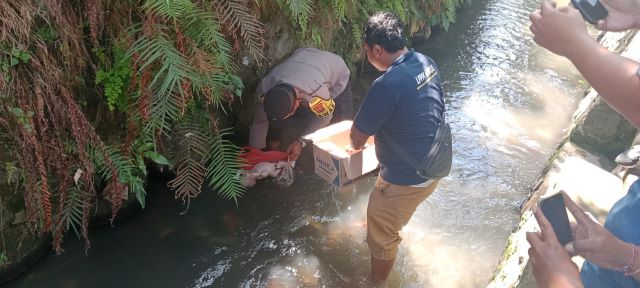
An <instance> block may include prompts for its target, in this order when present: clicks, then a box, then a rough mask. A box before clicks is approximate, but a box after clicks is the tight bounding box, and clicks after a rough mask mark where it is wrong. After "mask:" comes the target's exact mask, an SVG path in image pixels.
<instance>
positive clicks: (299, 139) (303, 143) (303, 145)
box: [296, 138, 307, 148]
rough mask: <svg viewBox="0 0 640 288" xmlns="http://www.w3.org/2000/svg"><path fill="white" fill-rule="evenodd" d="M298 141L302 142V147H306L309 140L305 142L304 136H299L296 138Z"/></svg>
mask: <svg viewBox="0 0 640 288" xmlns="http://www.w3.org/2000/svg"><path fill="white" fill-rule="evenodd" d="M296 141H298V142H299V143H300V145H302V148H304V147H305V146H307V142H305V141H304V140H302V138H298V139H296Z"/></svg>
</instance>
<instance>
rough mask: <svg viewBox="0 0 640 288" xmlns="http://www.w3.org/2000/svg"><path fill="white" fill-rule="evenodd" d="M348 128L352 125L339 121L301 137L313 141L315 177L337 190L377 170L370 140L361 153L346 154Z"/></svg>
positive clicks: (376, 162)
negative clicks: (317, 176)
mask: <svg viewBox="0 0 640 288" xmlns="http://www.w3.org/2000/svg"><path fill="white" fill-rule="evenodd" d="M351 124H352V121H342V122H340V123H336V124H333V125H330V126H328V127H325V128H322V129H319V130H318V131H316V132H314V133H311V134H309V135H306V136H304V138H305V139H307V140H310V141H313V159H314V162H315V171H316V174H318V175H319V176H320V177H322V178H323V179H324V180H326V181H327V182H329V183H331V184H333V185H334V186H336V187H339V188H342V187H344V186H346V185H349V184H351V183H352V182H353V180H354V179H356V178H358V177H359V176H362V175H364V174H366V173H368V172H371V171H373V170H374V169H376V168H377V167H378V159H377V158H376V152H375V147H374V141H373V137H370V138H369V140H367V144H366V145H365V148H364V149H363V150H362V151H360V152H358V153H356V154H353V155H351V156H349V155H348V154H347V150H346V149H347V146H348V145H349V142H350V141H349V132H350V130H351Z"/></svg>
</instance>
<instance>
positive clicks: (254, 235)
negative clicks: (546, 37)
mask: <svg viewBox="0 0 640 288" xmlns="http://www.w3.org/2000/svg"><path fill="white" fill-rule="evenodd" d="M537 5H538V3H537V1H532V0H473V3H470V4H468V5H466V6H465V7H464V8H462V9H461V10H460V13H459V15H458V17H457V19H458V20H457V22H456V23H455V24H454V25H452V26H451V27H450V29H449V31H448V32H447V33H443V32H435V33H433V35H432V36H431V38H430V39H429V40H428V41H427V42H426V43H425V44H423V45H415V46H414V48H415V49H416V50H417V51H420V52H423V53H425V54H428V55H430V56H431V57H432V58H434V59H435V60H436V62H438V63H439V65H440V69H441V72H442V78H443V80H444V87H445V90H446V92H447V95H446V104H447V109H448V111H447V115H446V117H447V119H448V121H449V122H450V123H451V125H452V128H453V133H454V150H455V151H454V152H455V158H454V168H453V171H452V174H451V176H450V177H448V178H446V179H444V180H443V181H441V184H440V186H439V188H438V189H437V190H436V192H435V193H434V194H433V195H432V196H431V197H430V198H429V199H428V200H427V201H425V202H424V203H422V204H421V205H420V206H419V207H418V209H417V211H416V213H415V214H414V216H413V218H412V220H411V221H410V222H409V224H408V225H407V226H406V227H405V228H404V229H403V231H402V236H403V239H404V240H403V242H402V244H401V248H400V251H399V254H398V258H397V260H396V266H395V270H394V272H392V275H391V278H390V286H396V287H398V286H399V287H482V286H485V285H486V284H487V282H488V281H489V279H490V277H491V275H492V272H493V269H494V267H495V265H496V264H497V262H498V260H499V258H500V256H501V254H502V250H503V248H504V245H505V243H506V239H507V237H508V235H509V233H510V231H511V229H512V228H513V227H514V225H515V224H516V223H517V221H518V219H519V205H520V203H521V201H522V200H523V199H524V198H525V197H526V196H527V193H528V187H529V186H531V185H532V184H533V182H534V181H535V180H536V178H537V176H538V175H539V174H540V171H541V170H542V169H543V168H544V165H545V163H546V161H547V159H548V158H549V157H550V156H551V154H552V153H553V151H554V150H555V148H556V147H557V145H558V143H559V141H560V140H561V138H562V136H563V135H564V133H565V132H566V129H567V128H568V127H569V125H570V120H571V114H572V112H573V111H574V110H575V108H576V106H577V103H578V101H579V99H580V97H581V96H582V95H581V94H582V92H581V91H582V88H583V87H581V85H580V84H579V76H578V75H576V73H575V72H574V69H573V68H572V66H571V65H570V63H568V62H566V61H565V60H563V59H561V58H559V57H556V56H553V55H551V54H550V53H548V52H546V51H544V50H543V49H540V48H538V47H536V45H535V44H534V43H533V41H532V40H531V35H530V32H529V29H528V25H529V24H528V23H529V21H528V13H529V12H530V11H532V10H534V9H535V8H536V6H537ZM373 76H374V75H372V74H371V73H366V74H365V75H364V76H362V77H361V78H360V82H365V81H369V80H370V79H371V78H372V77H373ZM356 91H357V90H356ZM373 180H374V178H373V176H370V177H365V178H364V179H363V180H362V181H360V182H359V183H358V185H357V186H356V187H355V188H354V189H353V191H351V190H350V191H343V192H336V191H335V190H334V189H333V188H332V187H330V186H328V185H327V184H325V183H324V182H323V181H322V180H320V179H319V178H317V177H313V176H305V177H302V176H301V177H298V179H297V180H296V182H295V183H294V184H293V186H291V187H289V188H282V187H278V186H276V185H273V184H271V183H260V184H258V186H256V187H255V188H254V189H251V190H250V191H248V193H247V195H246V196H245V197H244V198H243V199H242V200H241V201H240V202H239V204H238V208H236V207H235V204H234V203H224V202H221V201H220V200H219V198H218V197H217V196H216V195H215V193H213V192H211V191H205V192H204V193H203V194H202V195H201V196H199V198H197V199H196V200H195V201H194V202H193V203H191V206H190V209H189V210H188V211H187V212H186V213H185V214H184V215H180V212H182V211H183V209H184V207H185V206H182V203H180V202H178V201H176V200H174V199H173V196H172V194H171V192H170V191H167V190H166V189H165V188H164V181H165V180H164V179H161V178H154V180H153V181H152V182H151V184H150V187H149V189H150V191H151V193H150V196H149V199H148V206H147V208H146V209H145V210H144V213H137V214H135V215H133V216H131V217H129V218H127V219H126V220H125V221H122V222H120V223H116V225H115V226H114V227H101V228H97V229H93V230H92V231H91V234H90V237H91V240H92V242H91V249H90V250H88V253H87V255H85V253H84V249H83V248H84V247H83V244H82V242H81V241H78V240H77V239H73V237H70V238H71V239H69V240H67V241H66V242H65V248H66V249H67V251H66V253H64V254H63V255H61V256H54V255H49V256H47V257H46V258H45V259H44V260H42V261H40V262H38V263H37V264H36V265H35V266H33V267H32V268H31V269H30V270H29V271H28V272H27V273H26V274H24V275H22V276H21V277H19V278H18V279H16V280H13V281H12V282H9V283H8V285H7V286H9V287H365V286H366V284H364V281H365V280H364V279H365V277H366V275H367V273H368V269H369V268H368V266H369V262H368V261H369V255H368V250H367V246H366V244H365V242H364V238H365V234H366V231H365V228H366V224H365V223H366V222H365V219H366V218H365V211H366V203H367V199H368V194H369V191H370V189H371V187H372V185H373Z"/></svg>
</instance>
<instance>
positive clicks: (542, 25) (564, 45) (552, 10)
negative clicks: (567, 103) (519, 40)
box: [529, 1, 640, 127]
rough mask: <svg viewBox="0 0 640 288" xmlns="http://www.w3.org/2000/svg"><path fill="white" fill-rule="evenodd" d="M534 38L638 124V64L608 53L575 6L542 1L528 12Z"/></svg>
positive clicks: (639, 122)
mask: <svg viewBox="0 0 640 288" xmlns="http://www.w3.org/2000/svg"><path fill="white" fill-rule="evenodd" d="M529 18H530V19H531V27H530V29H531V32H533V34H534V37H533V40H534V41H535V42H536V43H538V44H539V45H540V46H542V47H544V48H547V49H548V50H549V51H551V52H553V53H556V54H558V55H561V56H565V57H567V58H568V59H569V60H570V61H571V62H573V64H574V65H575V66H576V68H578V70H579V71H580V73H582V75H583V76H584V78H585V79H586V80H587V81H588V82H589V84H591V86H593V88H594V89H595V90H596V91H598V93H600V95H601V96H602V97H603V98H604V99H605V100H606V101H607V102H608V103H609V104H610V105H611V106H613V108H615V109H616V110H618V112H620V113H621V114H622V115H623V116H624V117H625V118H627V120H629V121H630V122H632V123H633V124H634V125H636V126H637V127H640V113H637V111H640V77H639V76H638V74H637V71H638V69H639V68H640V64H639V63H638V62H635V61H633V60H630V59H627V58H625V57H622V56H620V55H618V54H616V53H613V52H610V51H608V50H607V49H605V48H604V47H602V46H601V45H600V44H599V43H598V42H597V41H596V40H595V39H593V37H591V36H590V35H589V33H588V32H587V26H586V24H585V22H584V20H583V19H582V16H581V15H580V12H578V11H577V10H576V9H574V8H572V7H566V6H565V7H556V4H555V2H553V1H544V2H543V3H542V6H541V7H540V10H537V11H534V12H533V13H531V15H529Z"/></svg>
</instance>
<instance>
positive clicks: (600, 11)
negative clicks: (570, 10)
mask: <svg viewBox="0 0 640 288" xmlns="http://www.w3.org/2000/svg"><path fill="white" fill-rule="evenodd" d="M571 4H573V6H574V7H576V9H578V11H580V14H582V17H583V18H584V19H585V20H587V22H589V23H591V24H593V25H596V24H597V23H598V21H600V20H602V19H604V18H606V17H607V15H609V11H607V8H605V7H604V5H602V3H600V1H599V0H571Z"/></svg>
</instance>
